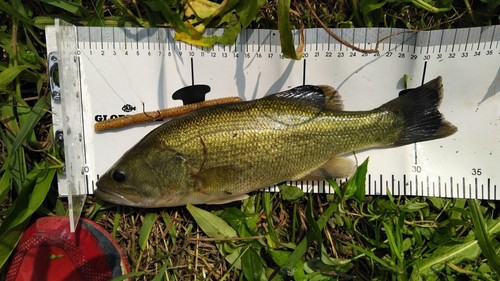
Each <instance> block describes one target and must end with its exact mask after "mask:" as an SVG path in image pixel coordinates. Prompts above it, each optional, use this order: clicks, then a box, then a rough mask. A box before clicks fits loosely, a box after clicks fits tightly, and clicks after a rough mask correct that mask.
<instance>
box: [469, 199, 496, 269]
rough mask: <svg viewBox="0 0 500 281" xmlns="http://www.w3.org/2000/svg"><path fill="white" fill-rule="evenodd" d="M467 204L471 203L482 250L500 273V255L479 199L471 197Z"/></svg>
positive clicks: (470, 206) (475, 230) (473, 220)
mask: <svg viewBox="0 0 500 281" xmlns="http://www.w3.org/2000/svg"><path fill="white" fill-rule="evenodd" d="M467 204H468V205H469V209H470V213H471V217H472V222H473V223H474V233H475V234H476V239H477V242H478V243H479V247H481V251H482V252H483V255H484V256H485V257H486V259H487V260H488V263H489V264H490V266H491V267H492V268H493V269H494V270H495V271H496V272H497V273H499V274H500V257H499V256H498V255H497V254H496V249H495V246H494V245H493V242H492V241H491V237H490V234H489V233H488V229H487V226H486V222H485V221H484V217H483V215H482V214H481V210H480V208H479V201H478V200H475V199H469V200H467Z"/></svg>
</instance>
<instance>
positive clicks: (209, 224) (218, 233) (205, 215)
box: [186, 205, 238, 239]
mask: <svg viewBox="0 0 500 281" xmlns="http://www.w3.org/2000/svg"><path fill="white" fill-rule="evenodd" d="M186 208H187V210H188V211H189V213H190V214H191V215H192V216H193V218H194V220H195V221H196V223H197V224H198V225H199V226H200V227H201V229H202V230H203V231H204V232H205V233H206V234H207V235H208V236H209V237H211V238H219V239H224V238H232V237H237V236H238V234H237V233H236V230H234V229H233V228H232V227H231V226H229V224H227V222H225V221H224V220H223V219H221V218H219V217H218V216H216V215H214V214H212V213H210V212H207V211H205V210H203V209H200V208H198V207H195V206H193V205H187V206H186Z"/></svg>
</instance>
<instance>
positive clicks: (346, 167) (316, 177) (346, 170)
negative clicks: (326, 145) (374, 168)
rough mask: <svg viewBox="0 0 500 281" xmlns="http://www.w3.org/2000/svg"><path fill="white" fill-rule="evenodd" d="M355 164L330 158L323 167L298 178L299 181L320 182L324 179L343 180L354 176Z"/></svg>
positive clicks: (347, 159) (341, 158)
mask: <svg viewBox="0 0 500 281" xmlns="http://www.w3.org/2000/svg"><path fill="white" fill-rule="evenodd" d="M355 171H356V164H354V162H353V161H352V160H351V159H349V158H345V157H337V156H335V157H332V158H330V159H329V160H328V161H326V162H325V163H323V165H321V166H320V167H318V168H316V169H315V170H313V171H311V172H309V173H308V174H307V175H305V176H302V177H300V179H299V180H305V181H308V180H309V181H320V180H325V179H345V178H348V177H350V176H352V175H353V174H354V172H355Z"/></svg>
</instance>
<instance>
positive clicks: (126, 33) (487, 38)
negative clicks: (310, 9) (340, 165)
mask: <svg viewBox="0 0 500 281" xmlns="http://www.w3.org/2000/svg"><path fill="white" fill-rule="evenodd" d="M115 29H116V32H117V34H116V35H117V36H115ZM110 30H111V31H112V32H111V35H112V36H111V37H109V36H106V34H108V33H106V31H107V30H102V29H101V30H99V31H97V32H96V33H91V32H90V29H87V31H88V33H87V36H79V38H78V42H77V43H78V48H80V49H88V50H97V49H99V46H100V48H101V49H105V48H106V47H104V46H107V48H108V49H109V47H110V45H109V44H104V43H105V42H104V41H106V43H109V42H111V43H112V44H111V45H112V47H113V49H116V43H119V42H120V40H119V39H118V37H120V36H118V35H119V34H120V33H121V36H122V37H123V38H122V39H123V40H121V42H125V43H124V45H123V46H124V48H125V50H128V49H130V48H133V47H134V44H133V43H134V42H133V38H134V37H135V41H136V44H135V47H136V48H137V49H139V48H140V47H139V45H140V46H142V48H143V49H144V48H147V49H148V50H150V49H151V48H153V49H155V48H156V46H158V48H161V46H163V48H165V45H167V48H169V49H170V44H173V46H174V48H175V49H178V50H185V49H191V50H193V46H192V45H189V44H185V43H179V45H176V44H175V43H172V42H174V41H172V42H170V41H169V40H167V37H168V36H165V38H164V40H163V41H164V42H163V43H162V42H161V41H162V40H161V38H160V37H161V36H160V33H159V32H158V31H157V32H155V31H154V30H151V31H149V30H148V31H146V33H143V34H140V33H139V32H137V30H138V29H137V28H136V29H135V30H129V29H121V28H112V29H110ZM160 30H163V29H160ZM78 31H79V32H78V35H80V34H82V33H81V32H80V31H81V30H80V28H78ZM134 31H135V32H134ZM497 31H498V28H497V27H493V28H478V29H474V30H470V29H467V30H464V31H460V32H457V31H454V32H453V34H452V35H453V44H452V46H451V51H452V52H453V51H461V50H463V51H464V52H466V51H468V50H472V49H477V50H479V49H480V47H481V45H483V48H487V47H488V45H490V48H491V47H493V45H494V43H495V40H494V39H495V38H496V37H495V36H497ZM162 32H163V31H162ZM363 32H364V33H363ZM164 34H166V33H164ZM268 34H269V33H268ZM306 34H307V35H306V36H307V37H306V38H307V42H308V43H307V45H306V50H308V51H313V50H316V51H318V50H319V49H322V50H325V49H326V50H330V47H331V46H330V45H331V41H330V40H331V39H330V37H329V36H327V38H328V39H327V40H325V41H326V42H329V43H328V44H327V46H326V47H325V46H324V44H322V48H319V46H318V44H319V41H320V39H321V38H322V37H321V36H320V35H322V33H321V32H320V31H318V30H315V34H310V33H306ZM341 34H342V35H343V38H347V40H349V41H350V40H351V35H350V34H351V33H349V32H347V31H342V30H341ZM368 34H369V32H368V30H367V29H364V30H357V31H355V32H352V42H353V44H355V45H357V46H363V45H364V46H365V47H366V46H367V44H369V42H366V41H367V40H366V38H369V37H368ZM374 34H376V35H377V38H379V37H380V35H381V34H383V32H381V31H380V30H377V32H375V33H374ZM446 34H447V33H446V32H440V31H431V32H425V34H424V32H422V33H421V35H420V34H419V33H417V35H416V36H415V35H411V36H406V34H405V33H402V34H400V35H398V36H395V37H394V38H392V39H390V40H389V43H388V44H382V49H385V48H386V45H387V47H388V48H389V50H391V48H392V47H393V46H394V48H397V49H398V50H401V51H404V50H405V49H406V50H409V49H408V48H409V47H410V46H411V45H410V44H408V42H411V41H412V40H411V37H416V39H414V40H413V47H414V52H419V53H424V52H425V53H426V54H429V53H431V52H435V51H436V49H437V50H438V52H441V51H442V48H443V41H445V39H446V38H447V35H446ZM143 35H144V36H143ZM246 35H247V39H250V38H248V37H251V36H249V35H248V34H246ZM261 35H262V34H261V33H257V34H256V38H257V41H255V40H251V41H247V42H246V43H245V42H240V44H239V45H240V47H241V49H244V48H245V47H244V46H246V47H247V50H248V48H249V47H250V48H251V51H252V52H255V49H257V50H258V51H259V52H260V51H262V50H264V51H265V50H266V46H269V51H270V52H271V51H272V45H273V44H272V40H269V42H266V43H268V44H265V45H264V46H263V47H262V48H261V47H260V46H261V45H260V44H259V42H261V41H265V40H266V38H265V37H264V36H261ZM314 35H315V36H314ZM153 36H154V38H153ZM426 36H427V37H426ZM115 37H117V38H115ZM127 37H128V38H132V40H129V39H128V38H127ZM407 37H408V38H407ZM87 38H88V39H87ZM268 38H269V39H270V38H271V37H268ZM314 38H316V41H314ZM359 38H361V39H359ZM252 39H255V38H252ZM358 39H359V40H363V41H365V42H364V43H363V42H360V41H359V40H358ZM407 39H409V41H408V42H405V41H406V40H407ZM436 39H437V40H436ZM85 40H86V41H88V42H86V41H85ZM141 40H147V41H144V42H139V41H141ZM154 40H157V41H158V42H157V43H158V45H156V44H152V43H153V42H155V41H154ZM311 40H312V41H311ZM400 40H401V41H400ZM129 41H130V42H129ZM92 42H94V45H92ZM488 42H489V44H488ZM87 43H89V44H88V45H87ZM129 43H130V45H129ZM139 43H142V44H139ZM155 43H156V42H155ZM476 43H477V45H475V44H476ZM256 44H257V46H255V45H256ZM313 44H314V45H313ZM336 44H338V43H334V48H336ZM360 44H361V45H360ZM398 44H401V46H399V45H398ZM462 44H464V46H463V48H462V46H461V45H462ZM496 44H497V45H498V42H496ZM187 45H189V46H187ZM248 45H252V46H248ZM405 45H406V46H407V47H408V48H405ZM444 45H445V46H446V50H448V49H447V48H448V47H449V44H444ZM455 45H458V46H457V47H456V48H455V47H454V46H455ZM417 46H418V47H419V50H417V49H416V48H417ZM437 46H438V47H437ZM275 47H276V49H277V48H278V45H277V44H275ZM424 47H425V48H426V50H425V51H424V50H423V48H424ZM228 48H231V47H230V46H229V47H228ZM201 50H202V51H205V50H207V51H209V50H210V49H208V48H206V49H205V48H202V49H201ZM216 50H217V51H221V50H222V51H226V49H225V47H222V49H221V47H217V48H216ZM340 50H343V47H342V45H341V46H340ZM347 50H350V49H347ZM230 51H231V50H230ZM232 51H236V46H235V50H232ZM275 58H277V57H275ZM191 60H192V58H191ZM423 67H424V69H423V77H422V79H423V80H425V76H426V75H425V73H426V70H427V61H424V66H423ZM306 69H307V62H306V60H304V62H303V71H302V72H303V81H302V82H303V83H305V82H306V81H307V80H306V79H307V77H306ZM415 164H418V161H417V160H415ZM417 179H418V177H416V180H415V194H417V195H419V194H424V193H426V192H425V187H426V188H427V194H429V195H430V194H431V192H430V191H429V189H430V188H432V189H433V192H432V194H434V195H436V194H439V195H441V194H442V193H441V190H438V191H437V192H436V191H435V190H434V189H435V186H436V185H435V182H434V181H432V186H431V181H430V179H429V177H427V178H426V180H425V181H421V182H418V180H417ZM404 180H405V179H404ZM437 182H438V187H440V186H441V184H440V178H439V177H438V179H437ZM487 182H488V183H487V184H486V186H485V185H484V184H481V186H479V185H480V184H479V182H478V178H474V183H470V184H469V188H467V183H466V179H465V177H464V178H462V186H460V184H459V183H457V184H456V186H455V185H454V183H453V178H451V177H450V187H451V189H450V192H451V194H452V196H453V195H455V193H456V194H457V195H459V196H460V197H463V198H469V197H471V196H476V197H483V198H489V199H490V198H496V193H497V191H496V189H495V188H496V185H490V178H487ZM373 184H374V185H375V187H376V185H377V184H380V192H381V193H384V192H385V191H384V190H383V187H384V184H383V178H382V177H381V178H380V182H379V183H377V182H376V181H374V183H373ZM395 184H396V183H395V178H394V176H393V180H392V184H391V188H392V191H393V192H394V191H395V189H396V188H395ZM425 184H427V185H425ZM397 185H398V188H400V186H401V184H400V181H398V183H397ZM445 185H446V183H445ZM318 186H319V185H318ZM385 187H386V188H388V187H389V181H386V183H385ZM408 187H409V192H410V194H413V193H414V192H413V183H412V182H410V183H409V186H408ZM329 188H330V187H328V188H323V190H324V191H326V190H329ZM455 188H457V189H456V190H455ZM484 188H487V189H488V191H485V190H483V189H484ZM491 188H494V190H493V191H491ZM369 189H370V191H371V182H369ZM376 189H378V188H376ZM376 189H375V190H376ZM467 189H468V190H467ZM478 189H481V192H479V191H478ZM404 191H405V193H407V192H408V190H407V189H406V188H405V189H404ZM444 192H445V193H447V189H445V190H444ZM492 194H493V197H492ZM446 195H447V194H446Z"/></svg>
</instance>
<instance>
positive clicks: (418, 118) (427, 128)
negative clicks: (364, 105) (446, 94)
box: [381, 76, 457, 146]
mask: <svg viewBox="0 0 500 281" xmlns="http://www.w3.org/2000/svg"><path fill="white" fill-rule="evenodd" d="M442 98H443V83H442V79H441V76H439V77H437V78H435V79H434V80H432V81H429V82H427V83H426V84H424V85H422V86H420V87H418V88H414V89H407V90H404V91H401V92H400V94H399V97H398V98H396V99H394V100H392V101H390V102H388V103H386V104H384V105H382V106H381V109H385V110H390V111H393V112H395V113H396V114H398V115H399V116H402V117H403V123H404V124H403V131H402V133H401V134H400V137H399V139H398V140H396V141H395V142H394V145H396V146H399V145H405V144H410V143H415V142H421V141H427V140H433V139H439V138H444V137H447V136H450V135H452V134H453V133H455V132H456V131H457V127H455V126H454V125H452V124H451V123H450V122H448V121H446V120H445V119H444V117H443V115H442V114H441V112H439V110H438V107H439V104H440V103H441V100H442Z"/></svg>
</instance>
